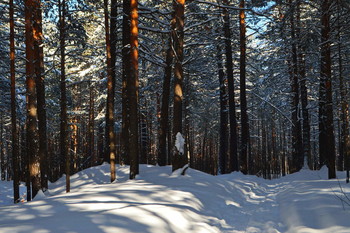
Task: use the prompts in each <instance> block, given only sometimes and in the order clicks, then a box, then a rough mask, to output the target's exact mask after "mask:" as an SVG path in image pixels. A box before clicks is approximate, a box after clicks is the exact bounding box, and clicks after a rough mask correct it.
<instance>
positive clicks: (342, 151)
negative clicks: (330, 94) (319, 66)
mask: <svg viewBox="0 0 350 233" xmlns="http://www.w3.org/2000/svg"><path fill="white" fill-rule="evenodd" d="M340 11H341V5H340V2H339V1H337V12H338V15H337V16H338V22H337V23H338V25H337V26H338V33H337V37H338V38H337V39H338V66H339V67H338V72H339V74H338V75H339V86H340V108H341V110H340V140H339V158H338V170H340V171H342V170H343V169H344V168H345V170H346V182H347V183H349V179H350V174H349V169H350V135H349V104H348V84H347V82H344V77H343V76H344V75H343V59H342V48H341V45H342V44H341V43H342V42H341V41H342V38H341V34H340V33H341V25H340Z"/></svg>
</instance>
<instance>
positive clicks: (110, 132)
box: [103, 0, 116, 182]
mask: <svg viewBox="0 0 350 233" xmlns="http://www.w3.org/2000/svg"><path fill="white" fill-rule="evenodd" d="M103 2H104V14H105V33H106V50H107V61H106V62H107V104H106V133H107V135H106V145H107V154H108V155H109V156H108V158H109V159H108V160H109V162H110V169H111V182H113V181H114V180H115V158H116V145H115V142H116V141H115V132H114V89H115V75H113V70H114V66H115V58H114V59H113V61H114V65H113V64H112V57H111V56H112V54H111V40H110V31H109V13H108V0H104V1H103ZM114 4H115V3H114ZM113 7H116V6H115V5H113V6H112V8H113ZM113 11H114V9H113ZM114 55H115V54H114Z"/></svg>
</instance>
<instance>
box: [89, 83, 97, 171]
mask: <svg viewBox="0 0 350 233" xmlns="http://www.w3.org/2000/svg"><path fill="white" fill-rule="evenodd" d="M89 86H90V87H89V88H90V98H89V126H88V156H89V159H90V161H91V163H90V166H91V167H93V166H96V164H97V159H96V153H95V134H94V132H95V100H94V87H93V85H92V84H91V82H89Z"/></svg>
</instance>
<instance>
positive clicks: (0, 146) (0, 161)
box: [0, 113, 6, 181]
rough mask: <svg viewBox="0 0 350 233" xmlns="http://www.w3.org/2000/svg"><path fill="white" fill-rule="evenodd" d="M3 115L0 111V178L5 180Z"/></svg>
mask: <svg viewBox="0 0 350 233" xmlns="http://www.w3.org/2000/svg"><path fill="white" fill-rule="evenodd" d="M3 118H4V116H3V114H2V113H1V115H0V169H1V175H0V180H2V181H5V180H6V177H5V176H6V172H5V170H6V169H5V153H4V141H5V140H4V137H3V134H4V119H3Z"/></svg>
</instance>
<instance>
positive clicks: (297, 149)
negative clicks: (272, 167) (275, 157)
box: [289, 0, 303, 171]
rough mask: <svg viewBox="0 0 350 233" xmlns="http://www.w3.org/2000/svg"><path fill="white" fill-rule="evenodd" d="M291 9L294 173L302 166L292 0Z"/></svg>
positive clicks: (296, 56)
mask: <svg viewBox="0 0 350 233" xmlns="http://www.w3.org/2000/svg"><path fill="white" fill-rule="evenodd" d="M289 3H290V7H291V14H290V26H291V61H290V67H289V69H290V83H291V94H292V103H291V112H292V117H291V118H292V123H293V124H292V158H293V167H294V169H295V171H298V170H300V169H301V167H302V165H303V154H302V141H301V139H302V138H301V137H302V134H301V122H300V117H299V80H298V52H297V43H296V36H295V31H296V30H295V20H294V13H295V6H294V5H293V3H292V0H289Z"/></svg>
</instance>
